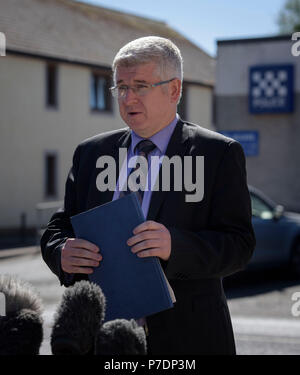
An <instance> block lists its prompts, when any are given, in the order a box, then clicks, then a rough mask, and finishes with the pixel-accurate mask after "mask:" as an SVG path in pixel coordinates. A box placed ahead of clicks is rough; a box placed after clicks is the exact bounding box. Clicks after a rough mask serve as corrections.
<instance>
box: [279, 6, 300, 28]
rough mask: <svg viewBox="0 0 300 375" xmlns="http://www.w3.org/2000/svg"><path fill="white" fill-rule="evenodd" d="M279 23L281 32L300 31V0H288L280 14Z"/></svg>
mask: <svg viewBox="0 0 300 375" xmlns="http://www.w3.org/2000/svg"><path fill="white" fill-rule="evenodd" d="M277 24H278V26H279V31H280V33H281V34H292V33H293V32H295V31H300V0H286V2H285V4H284V7H283V8H282V9H281V11H280V13H279V15H278V19H277Z"/></svg>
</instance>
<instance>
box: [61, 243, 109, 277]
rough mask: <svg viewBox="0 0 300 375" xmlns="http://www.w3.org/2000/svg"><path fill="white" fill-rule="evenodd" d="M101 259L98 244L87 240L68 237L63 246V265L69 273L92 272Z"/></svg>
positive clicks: (64, 269)
mask: <svg viewBox="0 0 300 375" xmlns="http://www.w3.org/2000/svg"><path fill="white" fill-rule="evenodd" d="M101 260H102V255H101V254H100V253H99V248H98V246H96V245H94V244H93V243H91V242H89V241H86V240H82V239H78V238H68V239H67V241H66V243H65V245H64V247H63V248H62V252H61V267H62V269H63V271H65V272H67V273H85V274H91V273H93V272H94V269H93V267H98V266H99V262H100V261H101Z"/></svg>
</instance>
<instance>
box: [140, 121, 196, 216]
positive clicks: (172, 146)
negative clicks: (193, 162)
mask: <svg viewBox="0 0 300 375" xmlns="http://www.w3.org/2000/svg"><path fill="white" fill-rule="evenodd" d="M188 139H189V129H188V127H187V126H186V125H185V124H184V122H182V121H181V120H179V121H178V122H177V124H176V127H175V129H174V132H173V134H172V136H171V139H170V141H169V144H168V147H167V151H166V156H168V157H169V159H171V158H172V156H175V155H178V156H179V157H181V158H182V157H183V156H184V155H185V153H186V150H187V146H188ZM182 160H183V159H182ZM161 172H162V170H161V169H160V171H159V177H160V181H162V176H161ZM166 193H167V191H153V192H152V195H151V201H150V206H149V211H148V215H147V220H155V219H156V217H157V214H158V212H159V209H160V207H161V205H162V203H163V201H164V200H165V198H166Z"/></svg>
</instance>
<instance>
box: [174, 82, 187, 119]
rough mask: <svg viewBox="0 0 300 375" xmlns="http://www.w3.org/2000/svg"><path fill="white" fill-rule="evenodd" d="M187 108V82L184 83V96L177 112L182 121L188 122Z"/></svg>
mask: <svg viewBox="0 0 300 375" xmlns="http://www.w3.org/2000/svg"><path fill="white" fill-rule="evenodd" d="M186 107H187V84H186V83H185V82H183V83H182V95H181V99H180V102H179V105H178V107H177V112H178V114H179V116H180V117H181V118H182V120H188V119H187V117H186Z"/></svg>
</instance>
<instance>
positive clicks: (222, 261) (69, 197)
mask: <svg viewBox="0 0 300 375" xmlns="http://www.w3.org/2000/svg"><path fill="white" fill-rule="evenodd" d="M130 142H131V137H130V131H129V129H128V128H126V129H121V130H117V131H112V132H108V133H104V134H100V135H97V136H95V137H93V138H90V139H88V140H86V141H84V142H83V143H81V144H80V145H79V146H78V147H77V149H76V151H75V153H74V158H73V167H72V169H71V171H70V173H69V176H68V178H67V182H66V195H65V206H64V210H61V211H60V212H57V213H56V214H55V215H54V216H53V217H52V219H51V220H50V222H49V225H48V229H47V230H46V232H45V233H44V235H43V237H42V240H41V248H42V255H43V258H44V260H45V262H46V263H47V264H48V266H49V267H50V269H51V270H52V271H53V272H54V273H55V274H56V275H57V276H58V277H59V279H60V281H61V283H62V284H64V285H69V283H70V281H69V279H68V277H67V274H66V273H64V272H63V271H62V269H61V249H62V247H63V245H64V243H65V241H66V239H67V238H68V237H74V233H73V230H72V227H71V224H70V220H69V217H70V216H72V215H75V214H77V213H79V212H82V211H85V210H87V209H90V208H92V207H95V206H98V205H100V204H103V203H105V202H108V201H111V200H112V197H113V192H110V191H106V192H100V191H98V190H97V187H96V177H97V175H98V174H99V173H100V170H99V169H97V168H96V161H97V159H98V158H99V157H100V156H101V155H111V156H112V157H114V159H115V160H116V161H118V149H119V147H128V146H129V145H130ZM166 155H167V156H169V158H171V157H172V156H173V155H179V156H180V157H183V156H185V155H189V156H197V155H198V156H199V155H200V156H204V197H203V199H202V200H201V201H200V202H195V203H187V202H186V201H185V195H186V194H190V192H187V191H185V190H184V188H183V191H172V184H171V191H168V192H166V191H165V192H164V191H155V192H153V193H152V198H151V202H150V207H149V212H148V217H147V219H148V220H155V221H157V222H160V223H162V224H164V225H165V226H166V227H167V228H168V229H169V231H170V233H171V241H172V252H171V256H170V258H169V260H168V261H162V260H161V263H162V266H163V268H164V271H165V274H166V276H167V278H168V280H169V282H170V284H171V286H172V287H173V289H174V292H175V296H176V299H177V302H176V304H175V306H174V308H172V309H170V310H167V311H164V312H161V313H158V314H155V315H152V316H150V317H148V318H147V323H148V328H149V336H148V346H149V353H152V354H234V353H235V344H234V338H233V332H232V326H231V320H230V315H229V311H228V307H227V303H226V298H225V295H224V291H223V287H222V278H223V277H224V276H227V275H230V274H232V273H234V272H237V271H239V270H242V269H243V268H244V267H245V265H246V264H247V262H248V261H249V259H250V257H251V255H252V252H253V249H254V246H255V238H254V233H253V229H252V225H251V204H250V198H249V192H248V188H247V183H246V171H245V157H244V153H243V151H242V148H241V146H240V144H239V143H237V142H236V141H234V140H232V139H230V138H226V137H224V136H222V135H220V134H217V133H215V132H212V131H209V130H206V129H204V128H201V127H200V126H198V125H194V124H190V123H187V122H182V121H181V120H180V121H178V123H177V125H176V128H175V130H174V133H173V135H172V137H171V140H170V142H169V145H168V148H167V151H166ZM189 173H190V172H189ZM192 173H193V176H194V177H195V173H196V171H195V164H194V167H193V171H192ZM83 278H85V275H79V274H78V275H75V278H73V280H72V282H74V281H76V280H80V279H83Z"/></svg>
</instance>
